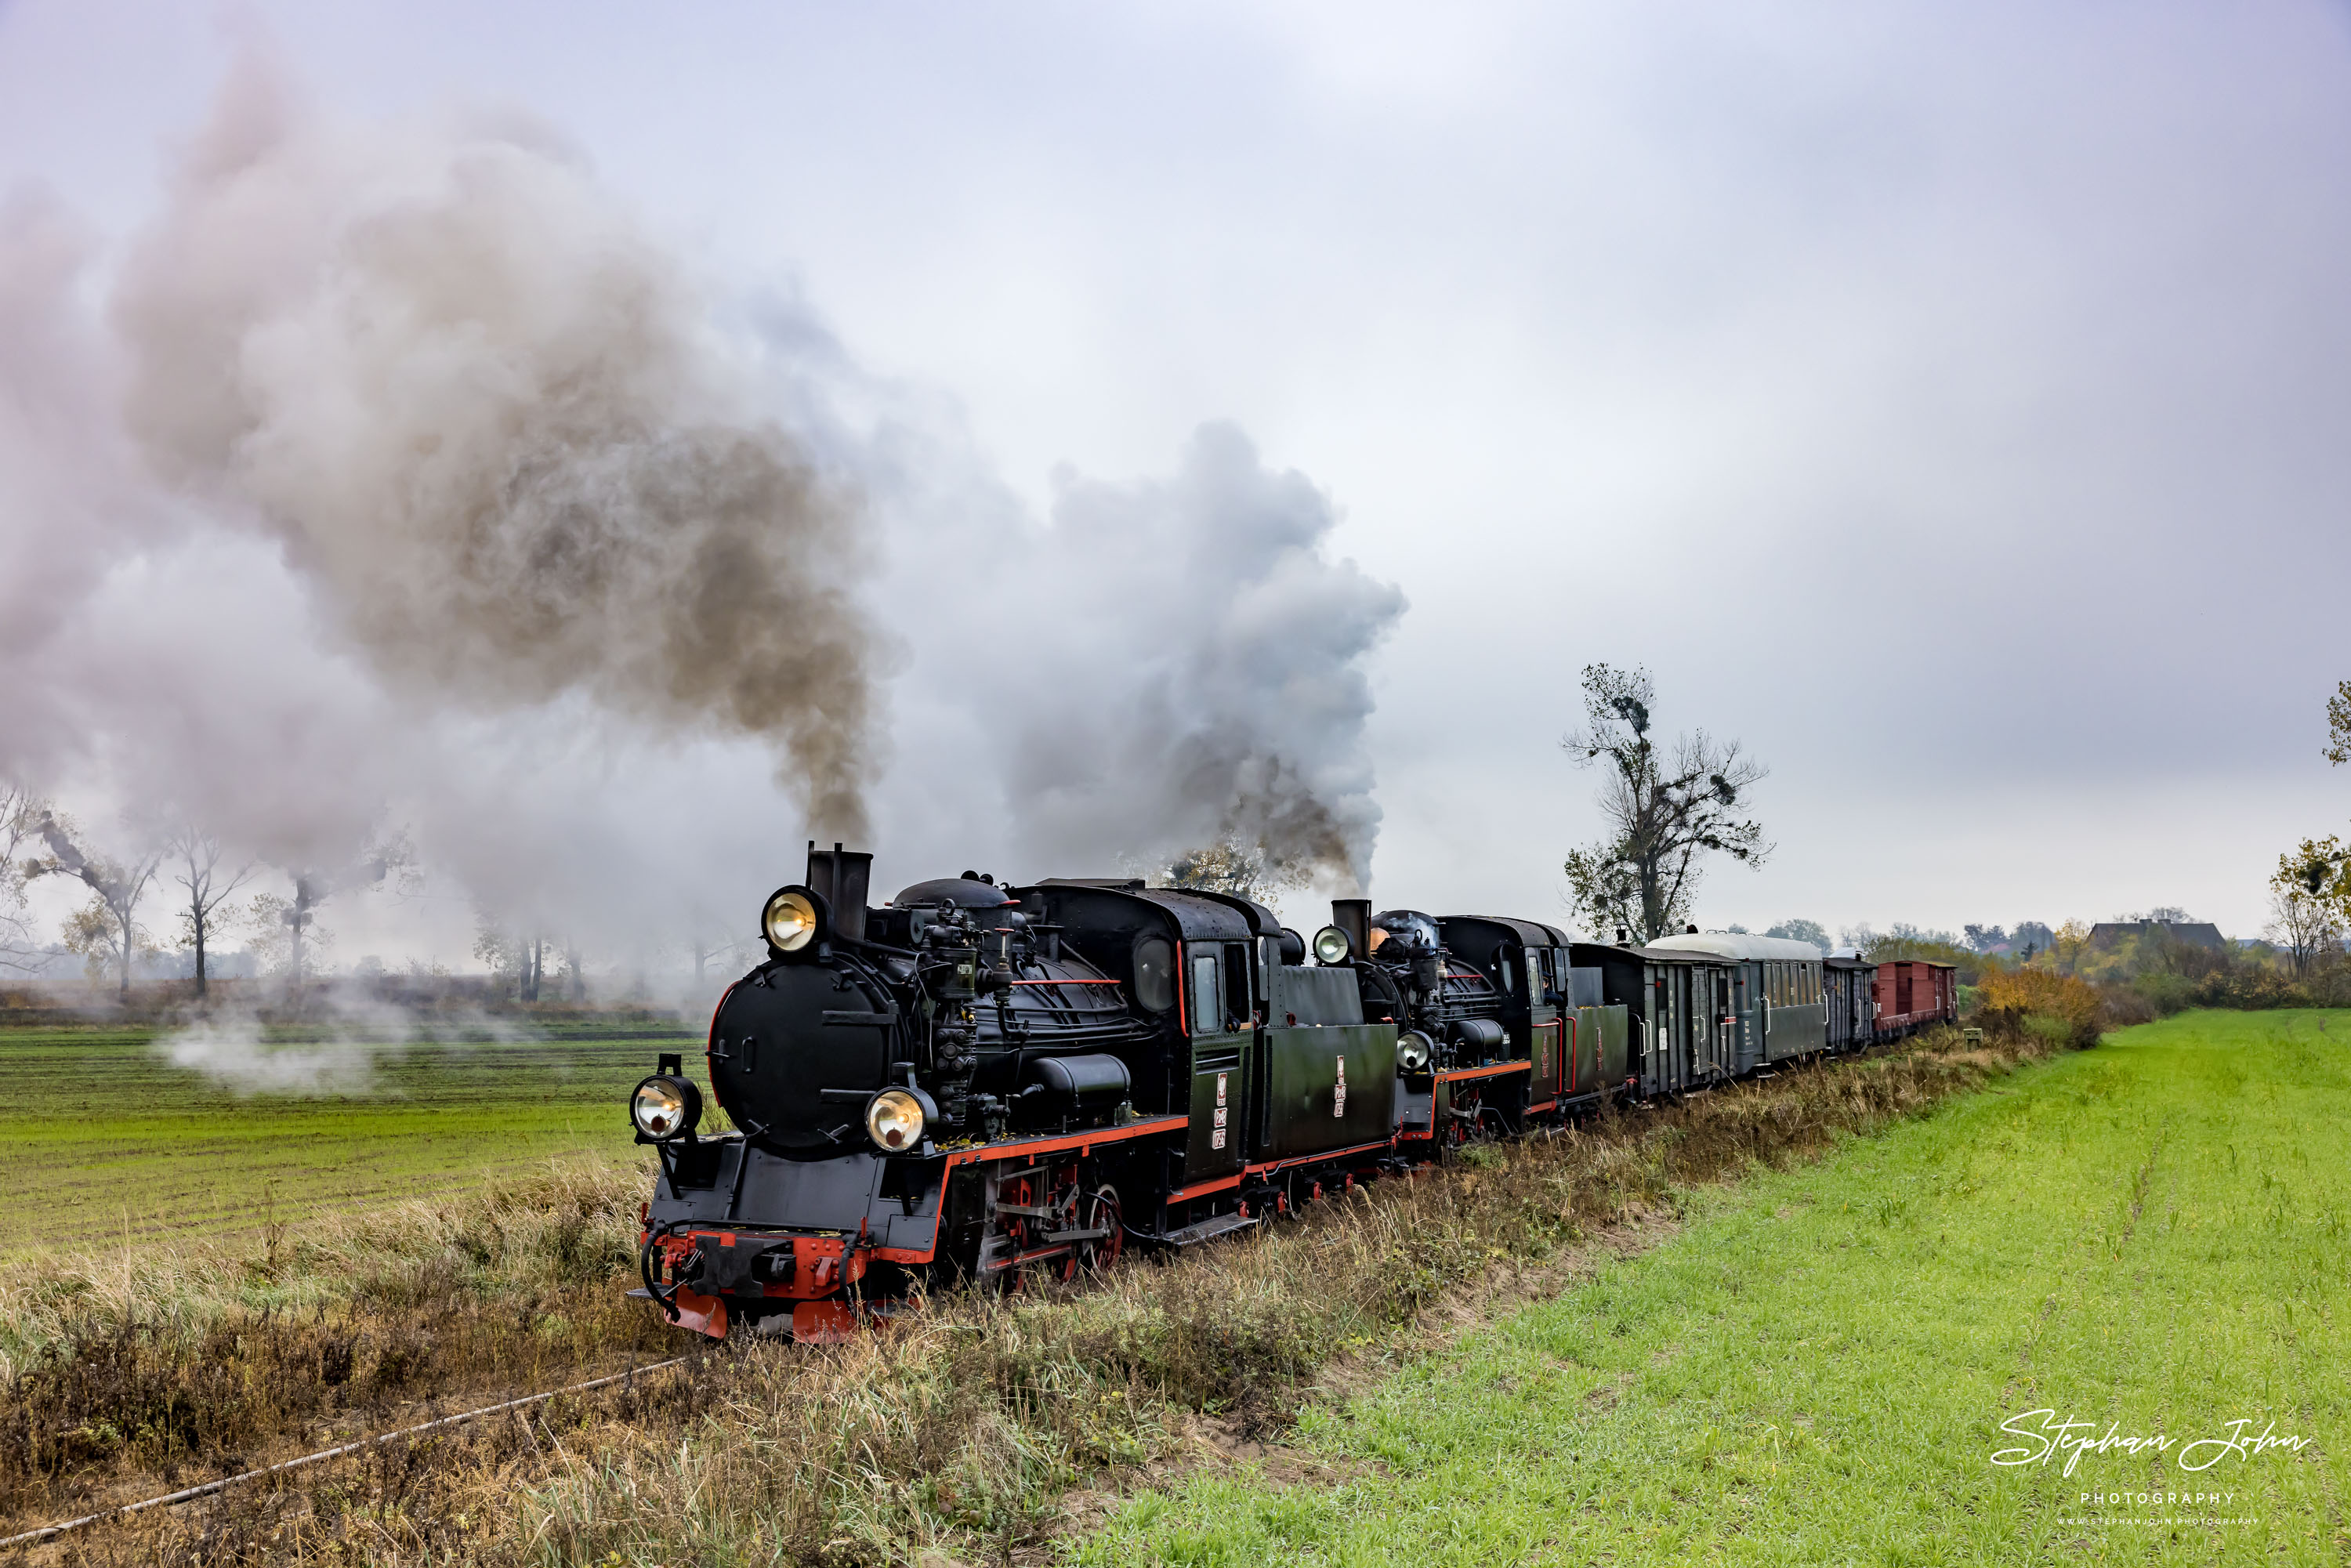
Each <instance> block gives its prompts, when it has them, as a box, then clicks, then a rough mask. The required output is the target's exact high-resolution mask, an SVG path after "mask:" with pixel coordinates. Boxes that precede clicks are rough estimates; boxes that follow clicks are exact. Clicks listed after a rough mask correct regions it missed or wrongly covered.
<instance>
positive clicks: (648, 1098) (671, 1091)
mask: <svg viewBox="0 0 2351 1568" xmlns="http://www.w3.org/2000/svg"><path fill="white" fill-rule="evenodd" d="M629 1120H631V1121H632V1122H634V1123H635V1124H637V1131H638V1132H639V1133H641V1134H643V1135H644V1136H646V1137H648V1138H650V1139H652V1140H653V1142H654V1143H656V1144H665V1143H667V1142H669V1141H670V1140H671V1139H672V1138H682V1137H684V1136H685V1135H686V1134H689V1133H691V1132H693V1131H694V1128H695V1124H696V1123H698V1122H700V1121H701V1120H702V1091H701V1090H699V1089H696V1088H695V1086H694V1081H693V1080H692V1079H689V1078H681V1077H679V1076H678V1075H677V1074H676V1073H674V1072H658V1073H655V1074H654V1075H653V1077H651V1078H648V1079H646V1080H645V1081H644V1082H643V1083H640V1084H638V1085H637V1092H635V1093H634V1094H632V1095H630V1096H629Z"/></svg>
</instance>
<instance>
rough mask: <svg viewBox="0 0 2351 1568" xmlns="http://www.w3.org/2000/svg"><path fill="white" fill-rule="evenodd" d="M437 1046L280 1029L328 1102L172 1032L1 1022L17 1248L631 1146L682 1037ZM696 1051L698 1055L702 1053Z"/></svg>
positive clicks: (582, 1029)
mask: <svg viewBox="0 0 2351 1568" xmlns="http://www.w3.org/2000/svg"><path fill="white" fill-rule="evenodd" d="M530 1032H531V1033H533V1034H536V1035H538V1036H540V1037H542V1038H538V1039H533V1040H514V1039H511V1038H507V1039H498V1038H494V1037H493V1036H492V1035H491V1034H489V1033H488V1032H486V1031H483V1030H475V1031H474V1038H467V1037H466V1033H465V1030H452V1031H449V1032H448V1034H447V1035H445V1036H444V1038H443V1039H441V1040H435V1041H432V1042H426V1043H415V1042H412V1043H407V1044H399V1043H396V1042H392V1041H389V1040H376V1041H370V1040H367V1039H366V1038H365V1035H364V1033H363V1032H354V1031H351V1030H342V1031H340V1032H335V1033H331V1034H329V1033H328V1032H326V1031H322V1030H307V1029H304V1028H302V1027H300V1026H282V1027H274V1028H272V1029H271V1030H268V1031H267V1032H266V1038H265V1039H264V1040H261V1041H260V1042H259V1043H258V1051H259V1053H260V1055H261V1057H262V1058H263V1059H265V1060H266V1061H272V1062H275V1063H276V1064H277V1071H279V1072H281V1073H284V1074H287V1075H290V1076H291V1077H292V1078H293V1079H294V1080H295V1081H296V1082H308V1083H310V1084H312V1085H314V1086H315V1087H316V1088H317V1090H318V1092H313V1093H284V1092H238V1091H237V1090H236V1089H235V1087H232V1086H231V1082H227V1081H224V1080H222V1079H220V1078H217V1077H214V1076H210V1075H207V1074H206V1073H205V1072H204V1071H198V1070H196V1069H194V1068H192V1067H183V1066H177V1065H174V1064H173V1063H172V1061H170V1060H168V1059H167V1057H166V1056H165V1054H164V1052H163V1051H162V1049H161V1048H159V1045H158V1040H159V1038H160V1037H162V1036H163V1035H165V1034H167V1033H168V1031H164V1030H155V1029H98V1028H71V1027H68V1028H30V1029H28V1028H0V1082H5V1083H6V1084H7V1092H6V1093H5V1095H0V1184H5V1190H7V1191H9V1192H11V1193H14V1194H16V1201H15V1202H14V1203H11V1204H9V1205H7V1206H6V1207H5V1209H0V1257H5V1256H10V1255H21V1254H22V1253H24V1252H25V1251H26V1250H28V1249H33V1248H35V1247H39V1248H44V1249H57V1248H66V1249H74V1250H84V1249H93V1248H99V1247H105V1246H119V1245H120V1244H122V1243H124V1242H126V1241H128V1242H130V1243H131V1244H133V1245H136V1244H139V1243H141V1242H149V1241H156V1240H162V1239H195V1238H200V1237H206V1236H214V1235H219V1234H221V1233H224V1232H232V1231H248V1232H257V1231H261V1230H266V1229H267V1228H270V1227H271V1226H273V1225H275V1224H277V1223H280V1222H288V1221H293V1220H297V1219H299V1218H302V1217H304V1216H306V1215H311V1214H317V1213H320V1212H322V1211H329V1210H335V1209H353V1208H359V1207H366V1206H371V1205H376V1204H381V1203H382V1202H384V1201H387V1200H391V1199H404V1198H413V1197H422V1196H426V1195H430V1194H433V1193H435V1192H444V1191H450V1190H454V1189H456V1188H459V1187H465V1186H475V1185H477V1184H479V1183H481V1182H482V1181H484V1180H485V1179H486V1178H488V1177H490V1176H496V1175H500V1174H505V1173H513V1172H516V1171H517V1170H519V1169H522V1168H525V1167H529V1166H541V1165H544V1164H545V1163H546V1162H548V1161H549V1160H550V1159H553V1158H559V1157H561V1156H565V1155H580V1154H595V1155H606V1156H621V1157H632V1148H631V1140H630V1135H629V1127H628V1110H627V1104H626V1101H627V1097H628V1092H629V1090H630V1088H631V1087H632V1085H634V1084H635V1082H637V1081H638V1080H639V1079H641V1078H643V1076H644V1075H645V1074H646V1073H647V1072H649V1071H652V1070H653V1059H654V1056H655V1054H656V1053H657V1052H659V1051H664V1050H667V1051H676V1050H679V1049H680V1041H681V1040H682V1039H683V1036H682V1035H680V1034H679V1033H676V1032H674V1031H664V1030H661V1029H660V1026H658V1025H651V1026H649V1025H646V1024H644V1023H642V1022H634V1023H623V1024H613V1023H576V1022H573V1023H554V1024H536V1023H534V1024H533V1025H531V1026H530ZM686 1049H687V1051H689V1053H690V1052H691V1049H692V1048H691V1046H690V1045H689V1046H687V1047H686Z"/></svg>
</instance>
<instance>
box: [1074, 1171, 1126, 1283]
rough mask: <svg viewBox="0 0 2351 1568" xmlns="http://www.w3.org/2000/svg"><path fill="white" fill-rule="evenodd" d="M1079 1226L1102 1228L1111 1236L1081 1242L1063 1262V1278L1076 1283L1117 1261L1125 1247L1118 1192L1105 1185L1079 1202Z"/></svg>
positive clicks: (1124, 1233) (1078, 1200)
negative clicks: (1076, 1280)
mask: <svg viewBox="0 0 2351 1568" xmlns="http://www.w3.org/2000/svg"><path fill="white" fill-rule="evenodd" d="M1076 1208H1077V1220H1078V1223H1079V1225H1081V1226H1083V1227H1084V1228H1088V1229H1092V1228H1096V1227H1101V1228H1106V1229H1108V1230H1109V1232H1110V1234H1109V1235H1108V1236H1105V1237H1103V1238H1102V1239H1101V1240H1099V1241H1081V1242H1079V1243H1078V1244H1077V1246H1076V1247H1075V1248H1073V1249H1071V1253H1070V1255H1069V1257H1067V1258H1065V1259H1063V1260H1061V1278H1062V1279H1064V1280H1074V1279H1076V1278H1077V1277H1078V1276H1079V1275H1080V1274H1091V1273H1096V1272H1098V1271H1100V1270H1103V1269H1107V1268H1109V1267H1110V1266H1111V1265H1112V1264H1113V1263H1115V1262H1117V1261H1118V1258H1119V1254H1120V1253H1121V1252H1123V1250H1125V1248H1126V1230H1125V1228H1124V1227H1123V1225H1122V1224H1121V1223H1120V1221H1121V1218H1122V1216H1121V1214H1120V1210H1119V1206H1118V1189H1117V1188H1116V1187H1114V1186H1111V1185H1110V1183H1108V1182H1104V1183H1102V1186H1098V1187H1096V1188H1094V1189H1093V1191H1092V1192H1090V1193H1085V1194H1083V1195H1081V1197H1079V1198H1078V1199H1077V1202H1076Z"/></svg>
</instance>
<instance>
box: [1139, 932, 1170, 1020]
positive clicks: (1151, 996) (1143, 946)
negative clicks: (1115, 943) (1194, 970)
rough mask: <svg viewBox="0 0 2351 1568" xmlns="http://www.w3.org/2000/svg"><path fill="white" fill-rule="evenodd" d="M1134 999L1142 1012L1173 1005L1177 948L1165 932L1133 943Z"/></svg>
mask: <svg viewBox="0 0 2351 1568" xmlns="http://www.w3.org/2000/svg"><path fill="white" fill-rule="evenodd" d="M1134 999H1135V1000H1136V1001H1137V1002H1140V1003H1141V1004H1142V1005H1143V1009H1144V1011H1145V1012H1154V1013H1164V1012H1165V1011H1166V1010H1167V1009H1169V1008H1172V1007H1174V1006H1175V948H1173V947H1171V946H1168V942H1167V938H1166V937H1165V936H1145V937H1144V938H1143V939H1142V940H1141V941H1139V942H1137V943H1136V944H1135V945H1134Z"/></svg>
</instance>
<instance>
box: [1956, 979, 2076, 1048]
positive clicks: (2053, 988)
mask: <svg viewBox="0 0 2351 1568" xmlns="http://www.w3.org/2000/svg"><path fill="white" fill-rule="evenodd" d="M1978 989H1979V991H1980V994H1981V996H1982V998H1983V1010H1984V1011H1985V1012H1986V1013H1987V1014H2005V1015H2006V1016H2007V1017H2008V1018H2009V1019H2011V1021H2013V1022H2015V1023H2016V1024H2017V1026H2018V1027H2019V1028H2020V1029H2024V1028H2025V1023H2024V1020H2026V1019H2033V1018H2041V1019H2053V1020H2055V1022H2056V1023H2058V1024H2060V1025H2062V1026H2063V1027H2064V1030H2065V1037H2066V1038H2067V1039H2069V1040H2071V1041H2072V1042H2073V1043H2074V1044H2075V1045H2081V1046H2088V1045H2095V1044H2096V1043H2097V1042H2098V1028H2099V1024H2100V1022H2101V1021H2102V1017H2103V1014H2104V1011H2105V1004H2104V1003H2103V1002H2102V1001H2101V1000H2100V998H2099V997H2098V993H2097V991H2096V990H2095V988H2093V987H2092V986H2091V985H2090V984H2089V982H2087V981H2086V980H2079V979H2076V978H2074V977H2073V976H2071V975H2055V974H2052V973H2050V972H2049V971H2048V970H2046V969H1993V970H1988V971H1986V973H1985V975H1984V977H1983V984H1982V985H1981V986H1980V987H1979V988H1978ZM2028 1032H2035V1033H2037V1032H2040V1031H2038V1030H2028Z"/></svg>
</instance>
